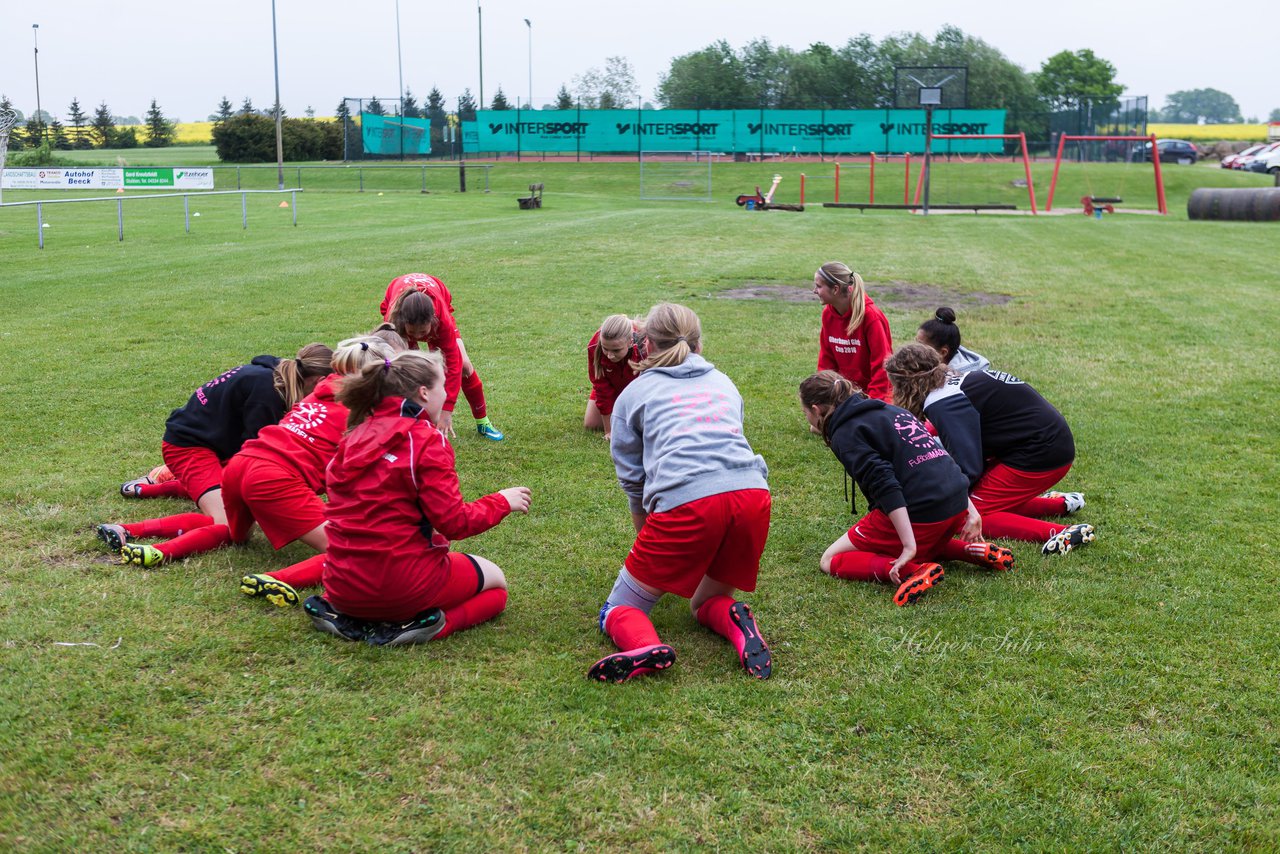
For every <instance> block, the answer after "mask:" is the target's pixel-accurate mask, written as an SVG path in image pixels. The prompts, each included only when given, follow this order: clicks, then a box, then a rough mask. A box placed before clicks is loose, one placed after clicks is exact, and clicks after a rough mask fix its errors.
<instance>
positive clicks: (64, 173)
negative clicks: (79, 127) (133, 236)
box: [0, 166, 213, 190]
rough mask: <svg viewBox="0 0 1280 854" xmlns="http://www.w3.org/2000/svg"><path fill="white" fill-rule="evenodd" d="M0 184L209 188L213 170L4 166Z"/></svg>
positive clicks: (21, 186)
mask: <svg viewBox="0 0 1280 854" xmlns="http://www.w3.org/2000/svg"><path fill="white" fill-rule="evenodd" d="M0 187H2V188H3V189H5V190H117V189H120V188H121V187H154V188H165V189H175V190H212V189H213V169H212V167H208V166H199V167H173V168H170V167H164V168H139V167H129V166H126V167H123V168H111V169H6V170H5V171H4V179H3V184H0Z"/></svg>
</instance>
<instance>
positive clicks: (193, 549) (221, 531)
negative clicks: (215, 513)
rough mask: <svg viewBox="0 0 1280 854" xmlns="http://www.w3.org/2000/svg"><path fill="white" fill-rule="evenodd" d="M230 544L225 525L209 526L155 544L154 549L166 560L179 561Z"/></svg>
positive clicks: (228, 531) (229, 534)
mask: <svg viewBox="0 0 1280 854" xmlns="http://www.w3.org/2000/svg"><path fill="white" fill-rule="evenodd" d="M191 515H193V516H195V515H200V514H197V513H193V514H191ZM206 518H208V517H206ZM230 544H231V530H230V529H229V528H228V527H227V526H226V525H213V524H209V525H205V526H204V527H201V528H196V529H195V530H194V531H187V532H186V533H185V534H179V535H178V536H176V537H174V538H173V539H172V540H169V541H168V542H164V543H157V544H156V548H157V549H159V550H160V552H161V553H162V554H164V556H165V559H166V560H181V559H182V558H184V557H191V555H198V554H202V553H204V552H211V551H213V550H214V549H218V548H222V547H223V546H226V545H230Z"/></svg>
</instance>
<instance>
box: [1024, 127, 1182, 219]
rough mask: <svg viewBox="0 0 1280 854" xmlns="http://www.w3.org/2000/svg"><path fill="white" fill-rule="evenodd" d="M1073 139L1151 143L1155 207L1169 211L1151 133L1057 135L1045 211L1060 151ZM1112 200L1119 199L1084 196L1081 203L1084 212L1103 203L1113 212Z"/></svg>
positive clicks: (1050, 202)
mask: <svg viewBox="0 0 1280 854" xmlns="http://www.w3.org/2000/svg"><path fill="white" fill-rule="evenodd" d="M1075 140H1078V141H1081V142H1147V143H1150V144H1151V164H1152V166H1153V167H1154V168H1155V178H1156V207H1157V208H1158V209H1159V212H1160V214H1161V215H1167V214H1168V213H1169V206H1168V204H1167V203H1166V201H1165V197H1164V176H1163V175H1162V174H1161V172H1160V151H1159V148H1157V146H1156V137H1155V134H1151V135H1149V136H1084V135H1075V134H1063V135H1062V136H1060V137H1058V155H1057V157H1055V158H1054V161H1053V178H1052V179H1051V180H1050V181H1049V197H1048V199H1047V200H1046V201H1045V206H1044V210H1045V213H1049V212H1050V211H1052V210H1053V193H1054V191H1055V190H1056V189H1057V187H1058V170H1059V169H1060V168H1061V167H1062V153H1063V152H1064V151H1065V150H1066V147H1067V142H1068V141H1075ZM1113 201H1119V200H1118V199H1110V198H1107V199H1103V198H1094V197H1092V196H1085V197H1084V199H1083V204H1084V207H1085V210H1086V213H1087V212H1090V209H1091V208H1093V207H1101V206H1103V205H1105V209H1107V210H1108V211H1109V212H1114V208H1112V207H1111V205H1110V204H1108V203H1109V202H1113Z"/></svg>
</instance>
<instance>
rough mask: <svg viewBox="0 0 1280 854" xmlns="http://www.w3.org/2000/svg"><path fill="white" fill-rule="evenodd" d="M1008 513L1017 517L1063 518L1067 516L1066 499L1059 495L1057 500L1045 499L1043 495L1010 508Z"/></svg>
mask: <svg viewBox="0 0 1280 854" xmlns="http://www.w3.org/2000/svg"><path fill="white" fill-rule="evenodd" d="M1008 512H1010V513H1017V514H1018V515H1019V516H1065V515H1067V499H1066V498H1064V497H1063V496H1061V495H1059V496H1058V497H1057V498H1045V497H1044V496H1043V495H1041V496H1038V497H1036V498H1029V499H1027V501H1026V503H1025V504H1019V505H1018V506H1017V507H1010V508H1009V511H1008Z"/></svg>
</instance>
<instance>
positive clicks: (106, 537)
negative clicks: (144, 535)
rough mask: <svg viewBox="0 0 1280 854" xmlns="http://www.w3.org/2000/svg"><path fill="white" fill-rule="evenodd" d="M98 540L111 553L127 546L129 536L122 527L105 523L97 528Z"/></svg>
mask: <svg viewBox="0 0 1280 854" xmlns="http://www.w3.org/2000/svg"><path fill="white" fill-rule="evenodd" d="M96 530H97V532H98V539H100V540H102V542H104V543H106V544H107V548H109V549H111V551H113V552H117V553H118V552H119V551H120V550H121V549H123V548H124V547H125V546H126V545H128V544H129V534H128V533H127V532H126V531H125V529H124V526H123V525H112V524H111V523H109V522H108V523H107V524H105V525H99V526H98V527H97V529H96Z"/></svg>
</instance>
